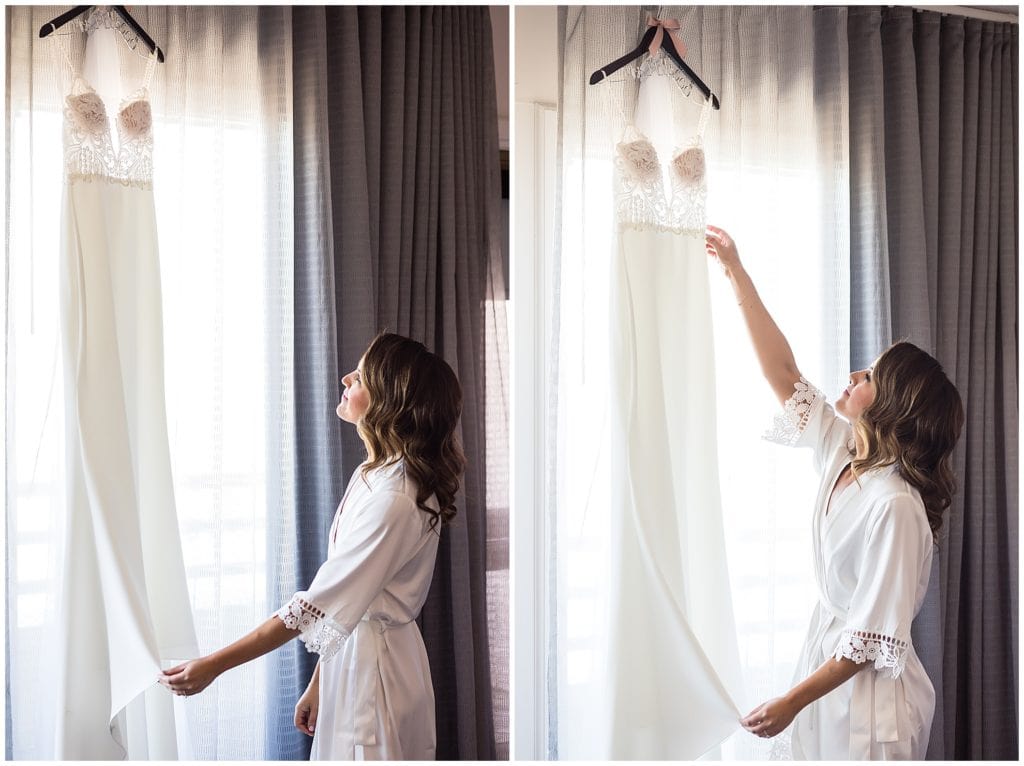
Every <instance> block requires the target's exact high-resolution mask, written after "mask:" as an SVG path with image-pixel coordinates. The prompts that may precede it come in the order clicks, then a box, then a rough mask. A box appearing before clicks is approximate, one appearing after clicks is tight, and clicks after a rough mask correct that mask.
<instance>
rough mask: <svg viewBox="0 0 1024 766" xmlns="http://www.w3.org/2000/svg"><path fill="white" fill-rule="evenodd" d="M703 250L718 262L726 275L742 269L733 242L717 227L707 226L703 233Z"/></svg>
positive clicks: (737, 251) (738, 254)
mask: <svg viewBox="0 0 1024 766" xmlns="http://www.w3.org/2000/svg"><path fill="white" fill-rule="evenodd" d="M704 249H705V250H706V251H707V253H708V255H710V256H711V257H712V258H715V259H717V260H718V263H719V265H720V266H721V267H722V270H723V271H725V273H726V274H731V273H732V272H733V271H736V270H739V269H741V268H743V266H742V264H740V253H739V250H737V249H736V242H735V240H733V238H732V237H730V236H729V234H728V233H727V232H726V231H725V230H723V229H719V228H718V227H717V226H708V227H707V230H706V231H705V232H704Z"/></svg>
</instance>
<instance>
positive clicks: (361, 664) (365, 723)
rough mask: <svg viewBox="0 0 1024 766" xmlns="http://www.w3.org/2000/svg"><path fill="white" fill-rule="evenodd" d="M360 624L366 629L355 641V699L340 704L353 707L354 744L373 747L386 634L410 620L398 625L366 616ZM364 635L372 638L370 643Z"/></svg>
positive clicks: (386, 644)
mask: <svg viewBox="0 0 1024 766" xmlns="http://www.w3.org/2000/svg"><path fill="white" fill-rule="evenodd" d="M359 622H360V626H363V625H365V627H363V628H362V630H360V631H359V632H360V633H361V634H362V635H360V636H359V637H358V640H357V641H356V658H355V662H356V667H357V668H358V670H357V680H356V698H355V699H354V700H351V701H349V700H342V701H341V704H351V705H352V710H353V713H354V716H353V717H354V720H353V725H354V735H355V739H354V742H355V744H357V745H376V744H377V687H378V685H383V683H384V681H383V676H382V675H381V668H380V658H381V656H383V655H386V654H388V653H389V652H390V651H391V647H390V646H388V633H389V632H390V631H392V630H396V629H398V628H404V627H405V626H406V625H411V624H412V623H413V620H406V621H405V622H401V621H398V620H395V619H394V618H392V617H388V616H381V615H374V616H371V615H369V614H366V615H363V618H362V619H361V620H360V621H359ZM366 633H369V634H370V636H371V638H369V640H367V637H366V635H365V634H366Z"/></svg>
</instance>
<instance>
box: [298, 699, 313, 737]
mask: <svg viewBox="0 0 1024 766" xmlns="http://www.w3.org/2000/svg"><path fill="white" fill-rule="evenodd" d="M308 721H309V706H308V705H303V704H302V703H301V702H300V703H299V704H298V705H296V706H295V728H296V729H298V730H299V731H301V732H302V733H303V734H310V733H311V732H310V730H309V726H308V725H307V722H308Z"/></svg>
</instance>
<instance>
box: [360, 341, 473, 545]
mask: <svg viewBox="0 0 1024 766" xmlns="http://www.w3.org/2000/svg"><path fill="white" fill-rule="evenodd" d="M361 380H362V383H363V385H364V386H366V390H367V393H368V394H369V395H370V404H369V406H368V407H367V409H366V412H365V414H364V415H363V417H362V418H361V419H360V420H359V422H358V423H357V424H356V428H357V429H358V431H359V435H360V436H361V437H362V439H363V441H364V442H365V444H366V451H367V457H368V460H367V463H366V465H365V467H364V468H363V475H364V476H365V475H366V473H367V472H369V471H372V470H373V469H375V468H380V467H382V466H387V465H392V464H394V463H396V462H397V461H399V460H404V461H405V470H406V473H407V474H408V475H409V476H410V477H411V478H412V479H413V481H415V482H416V487H417V489H416V505H417V506H419V508H420V510H422V511H423V512H424V513H427V514H429V515H430V528H431V529H434V530H436V529H437V527H438V526H440V525H444V524H447V523H448V522H449V521H451V520H452V519H453V518H454V517H455V495H456V493H457V492H458V491H459V480H460V478H461V477H462V473H463V471H465V469H466V457H465V455H464V454H463V452H462V446H461V445H460V444H459V441H458V438H457V437H456V435H455V429H456V427H457V426H458V423H459V417H460V416H461V415H462V387H461V386H460V385H459V379H458V378H457V377H456V376H455V373H454V372H452V368H451V367H449V366H448V363H447V362H445V361H444V359H442V358H441V357H439V356H437V355H436V354H432V353H431V352H430V351H428V350H427V349H426V347H425V346H424V345H423V344H422V343H419V342H418V341H415V340H411V339H410V338H404V337H402V336H401V335H395V334H393V333H381V334H380V335H378V336H377V337H376V338H374V339H373V341H372V342H371V343H370V346H369V348H367V349H366V353H365V354H364V355H363V372H362V377H361ZM431 497H436V498H437V505H438V508H439V510H434V509H433V508H431V507H430V506H429V505H427V501H428V500H429V499H430V498H431Z"/></svg>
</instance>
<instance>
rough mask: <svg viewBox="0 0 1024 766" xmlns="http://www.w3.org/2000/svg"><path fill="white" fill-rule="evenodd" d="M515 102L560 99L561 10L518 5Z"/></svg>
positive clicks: (542, 6)
mask: <svg viewBox="0 0 1024 766" xmlns="http://www.w3.org/2000/svg"><path fill="white" fill-rule="evenodd" d="M515 12H516V101H532V102H535V103H540V104H550V105H554V104H555V103H556V102H557V101H558V9H557V8H556V7H555V6H553V5H524V6H518V7H517V8H516V11H515Z"/></svg>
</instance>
